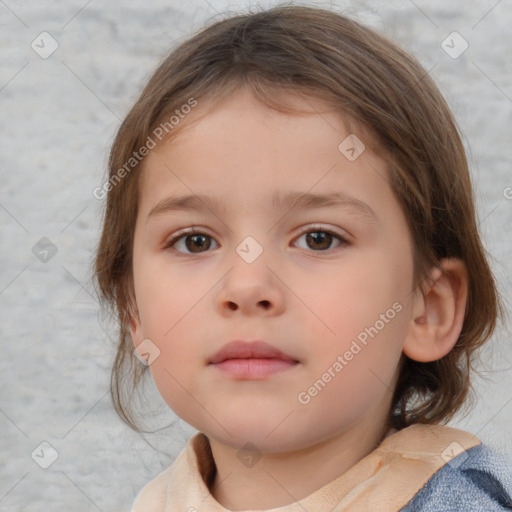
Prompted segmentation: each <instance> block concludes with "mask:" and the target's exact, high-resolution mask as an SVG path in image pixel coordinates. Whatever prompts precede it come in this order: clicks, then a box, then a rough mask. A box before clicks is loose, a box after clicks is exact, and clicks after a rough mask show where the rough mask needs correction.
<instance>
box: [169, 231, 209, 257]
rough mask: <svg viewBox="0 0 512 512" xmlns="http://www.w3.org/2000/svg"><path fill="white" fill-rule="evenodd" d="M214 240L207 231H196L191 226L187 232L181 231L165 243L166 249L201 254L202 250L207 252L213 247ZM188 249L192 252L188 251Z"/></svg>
mask: <svg viewBox="0 0 512 512" xmlns="http://www.w3.org/2000/svg"><path fill="white" fill-rule="evenodd" d="M212 240H213V238H212V237H211V236H209V235H207V234H206V233H201V232H199V231H194V230H193V229H192V228H191V229H189V230H187V231H185V232H184V231H181V232H180V233H177V234H176V235H174V236H173V237H172V238H171V239H169V240H168V241H167V242H166V243H165V246H164V249H171V250H173V251H175V252H178V253H184V254H199V253H201V252H205V251H206V250H208V249H209V248H210V247H211V241H212ZM215 243H217V242H215ZM175 246H176V247H175ZM180 249H186V250H180ZM187 250H188V251H190V252H187Z"/></svg>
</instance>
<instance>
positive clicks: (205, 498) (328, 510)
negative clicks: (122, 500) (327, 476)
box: [132, 424, 480, 512]
mask: <svg viewBox="0 0 512 512" xmlns="http://www.w3.org/2000/svg"><path fill="white" fill-rule="evenodd" d="M478 444H480V440H479V439H477V438H476V437H475V436H473V435H472V434H470V433H469V432H465V431H463V430H458V429H454V428H450V427H446V426H443V425H419V424H418V425H412V426H410V427H407V428H405V429H403V430H400V431H398V432H396V433H394V434H392V435H390V436H389V437H386V438H385V439H384V440H383V441H382V443H381V444H380V445H379V446H378V447H377V448H376V449H375V450H373V451H372V452H371V453H369V454H368V455H367V456H366V457H364V458H363V459H361V460H360V461H359V462H358V463H357V464H355V465H354V466H352V467H351V468H350V469H349V470H348V471H346V472H345V473H343V474H342V475H341V476H339V477H338V478H336V479H335V480H333V481H332V482H330V483H328V484H327V485H325V486H323V487H322V488H320V489H318V490H317V491H315V492H314V493H313V494H310V495H309V496H307V497H306V498H304V499H302V500H300V501H298V502H295V503H291V504H289V505H285V506H282V507H277V508H272V509H269V510H268V511H267V512H304V511H305V510H307V511H308V512H342V511H343V512H348V511H361V510H372V511H373V510H378V511H379V512H391V511H393V512H395V511H397V510H399V509H400V508H402V507H404V506H405V505H406V504H407V503H408V502H409V501H410V500H411V499H412V498H413V497H414V495H415V494H416V493H417V492H418V491H419V490H420V489H421V488H422V487H423V486H424V485H425V483H426V482H427V481H428V480H429V479H430V478H431V477H432V476H433V475H434V473H436V471H438V470H439V469H441V468H442V467H443V466H444V465H445V464H446V463H448V462H449V461H450V460H451V459H453V458H454V457H455V456H457V455H459V454H460V453H462V452H463V451H465V450H469V449H470V448H472V447H474V446H477V445H478ZM214 477H215V463H214V461H213V458H212V454H211V450H210V447H209V442H208V438H207V437H206V436H205V435H204V434H202V433H197V434H195V435H194V436H192V437H191V438H190V439H189V441H188V442H187V445H186V446H185V448H184V449H183V451H181V452H180V454H179V455H178V457H177V458H176V460H175V461H174V462H173V463H172V464H171V465H170V466H169V467H168V468H167V469H166V470H165V471H163V472H162V473H160V474H159V475H158V476H157V477H156V478H155V479H153V480H151V481H150V482H149V483H147V484H146V485H145V486H144V487H143V488H142V490H141V491H140V492H139V494H138V495H137V497H136V498H135V501H134V504H133V508H132V512H178V511H179V512H229V510H228V509H226V508H225V507H223V506H222V505H221V504H220V503H218V502H217V501H216V500H215V498H213V496H212V495H211V493H210V491H209V484H210V483H211V482H212V481H213V478H214ZM247 512H249V511H247ZM260 512H261V511H260Z"/></svg>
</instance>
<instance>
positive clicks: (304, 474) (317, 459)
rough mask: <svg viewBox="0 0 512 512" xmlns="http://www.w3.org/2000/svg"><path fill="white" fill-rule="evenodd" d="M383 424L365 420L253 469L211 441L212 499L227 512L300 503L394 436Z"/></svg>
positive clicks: (265, 456) (265, 458) (269, 457)
mask: <svg viewBox="0 0 512 512" xmlns="http://www.w3.org/2000/svg"><path fill="white" fill-rule="evenodd" d="M385 423H386V422H385V421H378V420H377V419H376V418H375V417H368V419H367V420H364V421H363V422H360V423H358V424H356V425H354V426H353V427H351V428H350V429H348V430H345V431H343V432H341V433H338V434H337V435H336V436H333V437H331V438H329V439H327V440H324V441H321V442H319V443H317V444H315V445H313V446H309V447H307V448H305V449H301V450H296V451H290V452H283V453H264V454H262V457H261V459H260V460H258V461H257V463H255V464H254V465H251V467H246V466H244V465H243V464H241V463H240V460H239V459H238V457H237V454H238V451H239V450H238V449H236V448H232V447H230V446H226V445H224V444H221V443H219V442H217V441H216V440H214V439H213V438H211V439H210V446H211V451H212V455H213V458H214V461H215V465H216V468H217V471H216V474H215V477H214V479H213V484H212V486H211V488H210V491H211V493H212V496H213V497H214V498H215V499H216V500H217V501H218V502H219V503H220V504H221V505H222V506H223V507H225V508H228V509H230V510H233V511H236V510H246V509H253V510H265V509H270V508H276V507H282V506H285V505H289V504H292V503H294V502H297V501H300V500H302V499H304V498H306V497H307V496H309V495H310V494H312V493H313V492H315V491H317V490H318V489H320V488H321V487H323V486H325V485H327V484H328V483H330V482H332V481H333V480H335V479H336V478H338V477H339V476H341V475H342V474H343V473H345V472H346V471H348V470H349V469H350V468H351V467H352V466H354V465H355V464H356V463H357V462H359V461H360V460H361V459H362V458H364V457H365V456H366V455H368V454H369V453H370V452H372V451H373V450H374V449H375V448H376V447H377V446H378V445H379V444H380V442H381V441H382V440H383V439H384V437H386V435H390V434H391V433H394V432H393V430H390V429H389V428H388V427H387V426H386V425H385Z"/></svg>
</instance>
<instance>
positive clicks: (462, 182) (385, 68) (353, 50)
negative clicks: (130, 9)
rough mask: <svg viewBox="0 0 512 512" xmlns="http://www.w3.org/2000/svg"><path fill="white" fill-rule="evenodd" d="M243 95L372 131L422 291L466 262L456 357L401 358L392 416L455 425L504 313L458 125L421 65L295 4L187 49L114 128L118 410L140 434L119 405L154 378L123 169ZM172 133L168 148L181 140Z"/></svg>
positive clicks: (350, 24) (243, 18)
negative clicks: (194, 109) (288, 101)
mask: <svg viewBox="0 0 512 512" xmlns="http://www.w3.org/2000/svg"><path fill="white" fill-rule="evenodd" d="M241 86H246V87H250V88H251V90H252V91H253V93H254V94H255V95H256V97H257V98H259V99H260V100H261V101H263V102H264V103H265V104H266V105H268V106H270V107H272V108H276V109H279V110H281V111H288V110H287V106H286V105H285V104H284V103H283V102H281V101H280V100H279V99H278V98H279V95H278V94H276V93H277V92H279V91H291V92H295V93H299V94H302V93H304V94H305V95H309V96H315V97H317V98H321V99H323V100H325V101H327V102H328V103H329V104H332V105H333V106H334V107H335V108H337V109H338V110H339V111H340V112H341V113H343V114H344V115H345V117H346V118H347V119H349V120H352V121H353V122H354V123H355V125H357V126H358V127H360V128H361V129H362V130H363V131H364V133H365V134H366V136H367V137H366V138H365V143H366V142H369V139H368V137H369V138H370V139H371V144H372V145H373V147H374V148H375V150H376V151H378V152H379V153H380V154H381V155H382V157H383V158H385V159H386V161H387V162H388V168H389V173H390V176H391V184H392V187H393V190H394V192H395V194H396V197H397V199H398V201H399V202H400V204H401V206H402V208H403V211H404V212H405V215H406V217H407V219H408V222H409V228H410V232H411V235H412V238H413V242H414V248H415V265H414V266H415V269H414V281H415V285H421V282H422V280H423V278H424V277H425V276H426V273H427V271H428V270H430V269H431V268H432V267H433V266H439V265H440V263H439V261H440V259H441V258H444V257H458V258H461V259H462V260H463V261H464V262H465V264H466V265H467V269H468V277H469V296H468V303H467V307H466V315H465V319H464V324H463V328H462V332H461V333H460V337H459V339H458V341H457V343H456V345H455V347H454V348H453V350H452V351H451V352H450V353H449V354H448V355H446V356H445V357H443V358H442V359H440V360H438V361H433V362H428V363H422V362H416V361H413V360H411V359H409V358H407V357H406V356H402V365H401V371H400V375H399V378H398V382H397V385H396V389H395V393H394V399H393V407H392V411H391V412H390V423H391V424H392V425H394V426H395V427H396V428H399V429H400V428H403V427H405V426H407V425H410V424H413V423H439V422H442V421H447V420H449V419H451V418H452V417H453V416H454V414H455V412H457V411H458V410H460V409H461V407H462V405H463V404H464V403H465V400H466V398H468V391H469V390H470V381H469V373H470V370H471V363H472V361H473V359H474V352H475V350H476V349H477V348H479V347H480V346H481V345H482V344H483V343H484V342H485V341H487V340H488V339H489V338H490V336H491V334H492V333H493V331H494V328H495V326H496V321H497V318H498V315H499V314H500V312H501V311H502V310H501V305H500V299H499V295H498V293H497V290H496V286H495V282H494V279H493V275H492V273H491V270H490V268H489V265H488V262H487V260H486V255H485V250H484V248H483V246H482V243H481V240H480V237H479V234H478V229H477V224H476V219H475V208H474V203H473V193H472V187H471V181H470V176H469V171H468V164H467V160H466V155H465V152H464V148H463V145H462V142H461V138H460V136H459V133H458V129H457V126H456V124H455V121H454V119H453V117H452V114H451V112H450V109H449V108H448V106H447V104H446V102H445V100H444V99H443V97H442V95H441V93H440V92H439V90H438V89H437V87H436V85H435V84H434V83H433V81H432V80H431V78H430V77H429V75H428V73H427V72H426V71H425V70H424V69H423V68H422V67H421V66H420V64H419V63H418V62H417V61H416V60H415V59H414V58H413V57H411V56H410V55H408V54H407V53H405V52H404V51H403V50H401V49H400V48H398V47H397V46H396V45H395V44H394V43H392V42H390V41H389V40H388V39H386V38H385V37H383V36H382V35H380V34H378V33H376V32H375V31H373V30H371V29H369V28H366V27H364V26H361V25H360V24H359V23H357V22H355V21H353V20H351V19H349V18H346V17H344V16H341V15H338V14H336V13H334V12H331V11H328V10H323V9H317V8H311V7H297V6H284V7H275V8H272V9H270V10H266V11H263V12H257V13H253V14H247V15H238V16H234V17H231V18H229V19H225V20H222V21H219V22H216V23H214V24H213V25H211V26H210V27H208V28H206V29H204V30H202V31H201V32H199V33H198V34H196V35H195V36H193V37H192V38H190V39H189V40H187V41H186V42H185V43H183V44H182V45H181V46H179V47H178V48H177V49H175V50H174V51H173V52H172V53H171V54H170V55H169V56H168V57H167V58H165V59H164V60H163V62H162V63H161V64H160V66H159V67H158V69H157V70H156V72H155V73H154V75H153V76H152V77H151V79H150V80H149V82H148V84H147V85H146V87H145V88H144V90H143V91H142V93H141V95H140V97H139V99H138V100H137V101H136V103H135V105H134V106H133V107H132V109H131V110H130V112H129V113H128V115H127V116H126V118H125V120H124V121H123V123H122V125H121V127H120V128H119V131H118V133H117V136H116V138H115V141H114V143H113V146H112V150H111V153H110V159H109V183H110V184H111V186H109V187H108V195H107V200H106V210H105V217H104V225H103V232H102V235H101V239H100V242H99V247H98V251H97V256H96V261H95V277H96V280H97V283H98V285H99V294H100V297H101V299H102V300H103V302H104V303H106V304H107V305H108V306H110V307H111V310H112V311H113V312H114V313H115V315H116V318H117V321H118V323H119V329H120V330H119V345H118V349H117V355H116V358H115V362H114V366H113V369H112V378H111V393H112V398H113V401H114V406H115V409H116V411H117V412H118V414H119V415H120V417H121V418H122V419H123V420H124V421H125V422H126V423H127V424H128V425H130V426H131V427H132V428H133V429H134V430H137V431H141V430H140V428H139V427H138V426H137V424H136V422H135V421H134V420H133V418H132V414H131V412H130V410H129V407H128V406H129V404H130V402H129V400H126V401H125V398H124V397H123V390H124V385H123V378H124V377H126V376H129V375H131V376H132V383H131V389H132V391H133V390H135V388H136V387H137V385H138V383H139V381H140V379H141V377H142V375H143V374H144V372H145V370H146V367H144V366H143V365H142V364H141V363H139V362H138V361H137V359H136V358H135V356H134V353H133V352H134V351H133V344H132V341H131V337H130V332H129V319H130V316H131V315H134V314H136V308H135V307H134V295H133V282H132V248H133V247H132V246H133V235H134V228H135V220H136V217H137V205H138V186H139V176H140V173H141V165H140V164H138V162H136V164H137V165H133V170H131V171H130V172H127V173H123V178H122V180H119V170H120V169H121V168H123V166H125V169H126V162H127V161H129V159H130V158H131V157H132V155H133V153H134V152H136V151H137V150H138V149H139V148H141V147H142V146H144V145H145V144H146V143H147V141H148V137H151V136H152V133H154V130H155V128H156V127H158V126H159V124H160V123H162V122H163V120H165V119H170V117H171V116H172V114H173V112H176V110H178V109H180V107H181V106H182V105H185V104H187V102H190V99H191V98H195V100H196V101H202V100H204V99H205V98H208V99H212V98H219V97H220V96H225V95H227V94H230V92H232V91H233V90H234V89H235V88H237V87H241ZM183 124H185V125H186V121H185V122H184V123H182V125H183ZM169 133H170V135H169V137H172V135H173V133H174V132H171V131H169ZM169 137H168V138H169ZM116 176H117V178H118V180H117V181H118V182H115V181H114V179H115V178H116ZM130 396H131V395H130Z"/></svg>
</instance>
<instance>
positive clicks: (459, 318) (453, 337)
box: [403, 258, 468, 362]
mask: <svg viewBox="0 0 512 512" xmlns="http://www.w3.org/2000/svg"><path fill="white" fill-rule="evenodd" d="M440 263H441V267H442V268H443V269H444V271H443V270H441V269H439V268H437V267H435V268H433V269H432V271H431V273H430V275H429V277H428V279H427V280H426V283H425V287H424V290H421V289H420V288H418V290H416V292H415V295H414V299H413V307H412V315H411V319H410V328H409V331H408V333H407V336H406V339H405V342H404V346H403V353H404V354H405V355H406V356H407V357H409V358H411V359H414V360H415V361H419V362H429V361H436V360H438V359H441V358H442V357H444V356H445V355H446V354H448V353H449V352H450V351H451V350H452V348H453V347H454V345H455V344H456V343H457V340H458V338H459V335H460V332H461V330H462V326H463V323H464V316H465V312H466V302H467V295H468V276H467V269H466V265H465V264H464V262H463V261H461V260H460V259H458V258H444V259H442V260H441V261H440Z"/></svg>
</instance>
